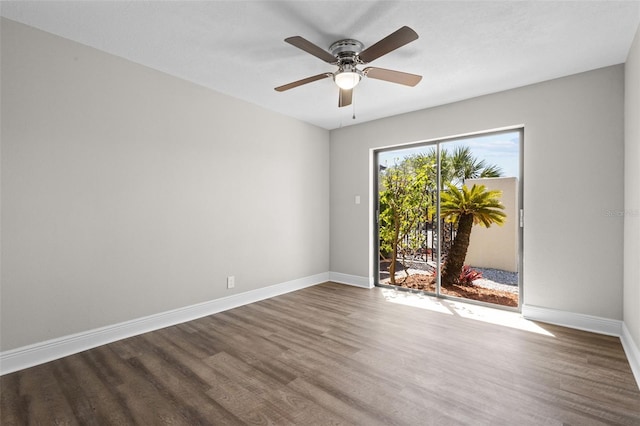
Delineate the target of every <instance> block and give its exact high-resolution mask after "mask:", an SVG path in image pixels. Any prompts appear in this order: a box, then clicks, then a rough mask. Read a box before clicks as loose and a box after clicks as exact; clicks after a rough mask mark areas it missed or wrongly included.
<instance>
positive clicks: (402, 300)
mask: <svg viewBox="0 0 640 426" xmlns="http://www.w3.org/2000/svg"><path fill="white" fill-rule="evenodd" d="M382 294H383V296H384V298H385V300H386V301H387V302H391V303H398V304H401V305H405V306H411V307H414V308H420V309H427V310H429V311H433V312H438V313H441V314H447V315H457V316H459V317H461V318H466V319H472V320H476V321H482V322H486V323H489V324H496V325H501V326H504V327H510V328H516V329H518V330H523V331H529V332H532V333H538V334H543V335H545V336H551V337H555V336H554V335H553V334H552V333H550V332H548V331H547V330H545V329H544V328H542V327H540V326H539V325H538V324H536V323H535V322H533V321H530V320H528V319H525V318H523V317H522V315H521V314H520V313H518V312H511V311H505V310H502V309H494V308H490V307H487V306H480V305H474V304H470V303H464V302H458V301H454V300H449V299H438V298H436V297H433V296H428V295H425V294H422V293H412V292H409V291H398V290H395V289H388V288H383V289H382Z"/></svg>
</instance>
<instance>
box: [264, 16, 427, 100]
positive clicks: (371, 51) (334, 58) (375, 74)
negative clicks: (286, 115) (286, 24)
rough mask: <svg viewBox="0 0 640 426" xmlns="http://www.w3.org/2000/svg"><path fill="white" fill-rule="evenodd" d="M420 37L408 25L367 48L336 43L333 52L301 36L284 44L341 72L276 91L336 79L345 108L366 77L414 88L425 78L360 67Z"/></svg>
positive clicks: (350, 41) (346, 41)
mask: <svg viewBox="0 0 640 426" xmlns="http://www.w3.org/2000/svg"><path fill="white" fill-rule="evenodd" d="M417 38H418V34H417V33H416V32H415V31H414V30H412V29H411V28H409V27H406V26H405V27H402V28H400V29H399V30H397V31H395V32H393V33H391V34H389V35H388V36H386V37H385V38H383V39H382V40H380V41H379V42H377V43H375V44H374V45H372V46H369V47H367V48H366V49H364V44H362V43H361V42H359V41H358V40H353V39H344V40H338V41H336V42H335V43H333V44H332V45H331V46H330V47H329V51H326V50H324V49H322V48H321V47H318V46H316V45H315V44H313V43H311V42H310V41H308V40H306V39H304V38H302V37H300V36H294V37H289V38H286V39H285V40H284V41H286V42H287V43H289V44H291V45H293V46H295V47H297V48H299V49H302V50H304V51H305V52H307V53H310V54H312V55H313V56H315V57H316V58H320V59H322V60H323V61H325V62H327V63H329V64H331V65H337V66H338V70H337V71H335V72H325V73H322V74H318V75H314V76H312V77H307V78H303V79H302V80H298V81H294V82H292V83H289V84H285V85H283V86H278V87H276V88H275V90H277V91H278V92H284V91H285V90H289V89H293V88H294V87H298V86H302V85H303V84H307V83H312V82H314V81H318V80H322V79H323V78H328V77H333V81H335V83H336V85H337V86H338V87H339V88H340V94H339V96H338V106H339V107H344V106H347V105H351V101H352V98H353V88H354V87H355V86H356V85H357V84H358V83H359V82H360V80H362V78H363V77H369V78H375V79H377V80H384V81H390V82H392V83H398V84H403V85H405V86H411V87H413V86H415V85H416V84H418V83H419V82H420V80H422V76H420V75H416V74H409V73H406V72H400V71H394V70H388V69H384V68H375V67H366V68H364V69H362V70H360V69H358V68H357V66H358V65H362V64H367V63H369V62H372V61H373V60H375V59H378V58H379V57H381V56H383V55H386V54H387V53H389V52H392V51H394V50H396V49H398V48H399V47H402V46H404V45H405V44H408V43H411V42H412V41H414V40H416V39H417Z"/></svg>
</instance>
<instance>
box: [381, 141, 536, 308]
mask: <svg viewBox="0 0 640 426" xmlns="http://www.w3.org/2000/svg"><path fill="white" fill-rule="evenodd" d="M522 134H523V132H522V130H521V129H517V130H511V131H503V132H494V133H487V134H481V135H474V136H469V137H464V138H454V139H447V140H441V141H436V142H432V143H425V144H420V145H412V146H408V147H399V148H394V149H389V150H382V151H380V152H378V153H377V154H376V159H377V181H376V193H377V195H378V197H377V212H376V213H377V215H376V217H377V227H376V238H375V240H376V241H377V242H378V253H377V257H378V259H377V264H378V284H379V285H383V286H391V287H394V288H399V289H400V288H401V289H407V290H415V291H421V292H426V293H429V294H432V295H436V296H443V297H456V298H463V299H468V300H473V301H476V302H485V303H491V304H495V305H500V306H504V307H511V308H518V307H519V301H520V294H521V283H520V269H521V261H520V258H521V256H520V253H521V250H520V245H521V244H520V235H521V228H520V220H519V218H520V210H521V205H520V200H521V194H520V192H521V184H520V182H521V179H520V169H521V167H520V164H521V145H522Z"/></svg>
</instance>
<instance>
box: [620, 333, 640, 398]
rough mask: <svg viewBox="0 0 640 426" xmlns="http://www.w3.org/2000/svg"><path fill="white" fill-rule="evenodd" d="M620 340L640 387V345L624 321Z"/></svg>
mask: <svg viewBox="0 0 640 426" xmlns="http://www.w3.org/2000/svg"><path fill="white" fill-rule="evenodd" d="M620 341H621V342H622V347H623V348H624V353H625V354H626V355H627V360H628V361H629V365H630V366H631V371H632V372H633V377H635V378H636V383H637V384H638V388H639V389H640V346H638V345H637V342H634V341H633V338H632V337H631V333H629V329H628V328H627V325H626V324H625V323H624V322H623V323H622V335H621V336H620Z"/></svg>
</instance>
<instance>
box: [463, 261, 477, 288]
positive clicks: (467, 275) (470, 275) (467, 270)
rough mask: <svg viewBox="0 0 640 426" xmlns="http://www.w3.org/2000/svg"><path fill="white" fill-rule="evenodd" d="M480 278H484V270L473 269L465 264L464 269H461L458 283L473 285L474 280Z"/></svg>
mask: <svg viewBox="0 0 640 426" xmlns="http://www.w3.org/2000/svg"><path fill="white" fill-rule="evenodd" d="M480 278H482V272H480V271H476V270H475V269H471V266H469V265H464V266H463V267H462V271H460V277H459V278H458V284H460V285H466V286H470V285H473V281H474V280H479V279H480Z"/></svg>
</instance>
